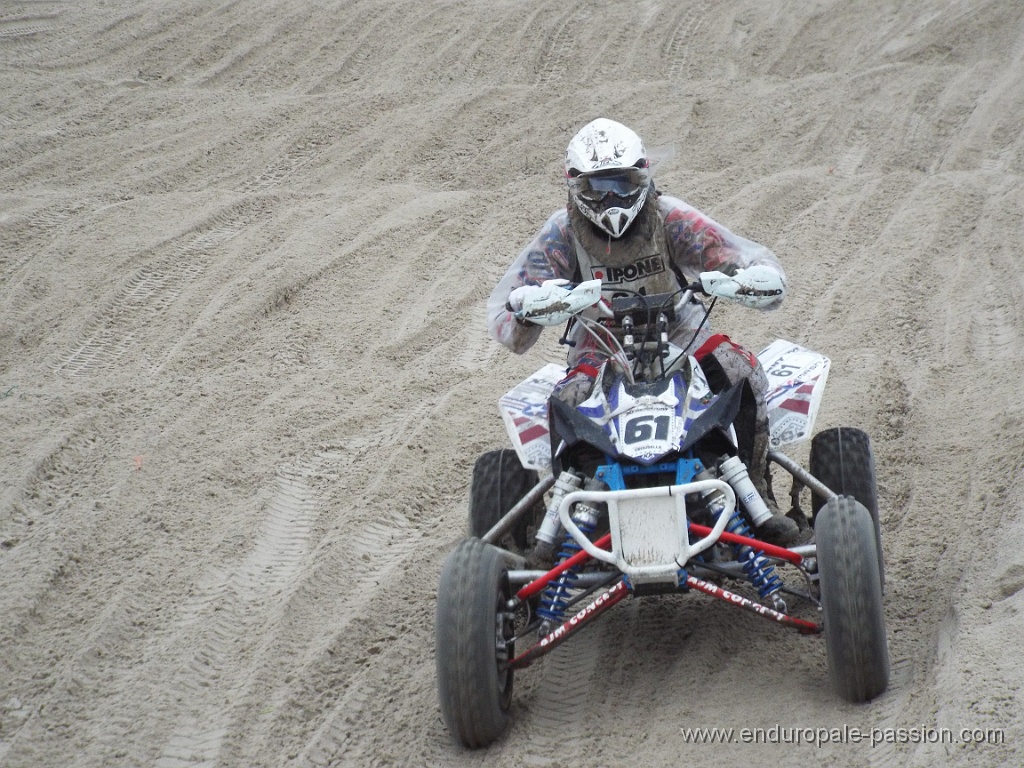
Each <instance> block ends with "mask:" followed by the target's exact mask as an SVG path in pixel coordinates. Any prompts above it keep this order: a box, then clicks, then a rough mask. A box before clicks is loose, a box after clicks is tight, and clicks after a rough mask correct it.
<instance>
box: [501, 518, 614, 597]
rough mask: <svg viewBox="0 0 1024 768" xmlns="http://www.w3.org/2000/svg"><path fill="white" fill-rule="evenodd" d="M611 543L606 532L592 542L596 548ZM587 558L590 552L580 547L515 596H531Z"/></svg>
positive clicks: (604, 546) (610, 537) (610, 536)
mask: <svg viewBox="0 0 1024 768" xmlns="http://www.w3.org/2000/svg"><path fill="white" fill-rule="evenodd" d="M611 543H612V535H611V534H610V533H606V534H605V535H604V536H602V537H601V538H600V539H598V540H597V541H595V542H594V546H595V547H597V548H598V549H608V545H609V544H611ZM589 558H590V553H589V552H587V550H585V549H581V550H580V551H579V552H577V553H576V554H575V555H573V556H572V557H570V558H568V559H567V560H565V562H562V563H559V564H558V565H556V566H555V567H554V568H552V569H551V570H550V571H548V572H547V573H545V574H544V575H543V576H541V577H540V578H539V579H537V580H535V581H531V582H530V583H529V584H527V585H526V586H524V587H522V588H521V589H520V590H519V591H518V592H516V597H517V598H518V599H520V600H525V599H527V598H528V597H533V596H534V595H536V594H537V593H538V592H540V591H541V590H542V589H544V587H546V586H547V585H548V584H550V583H551V582H552V581H553V580H554V579H557V578H558V577H559V576H561V575H562V573H564V572H565V571H567V570H569V569H570V568H573V567H574V566H577V565H579V564H580V563H582V562H583V561H584V560H588V559H589Z"/></svg>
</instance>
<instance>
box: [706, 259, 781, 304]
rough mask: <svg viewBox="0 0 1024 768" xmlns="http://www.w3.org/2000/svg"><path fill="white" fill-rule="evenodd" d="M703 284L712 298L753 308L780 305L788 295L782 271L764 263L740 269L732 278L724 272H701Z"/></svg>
mask: <svg viewBox="0 0 1024 768" xmlns="http://www.w3.org/2000/svg"><path fill="white" fill-rule="evenodd" d="M700 284H701V286H702V287H703V288H704V291H705V292H706V293H708V294H710V295H711V296H718V297H720V298H723V299H728V300H729V301H735V302H736V303H737V304H742V305H743V306H745V307H751V308H753V309H761V308H763V307H767V306H770V305H772V304H774V303H776V302H777V301H778V300H779V297H780V296H782V294H783V293H785V292H786V284H785V283H784V282H783V281H782V275H780V274H779V272H778V270H776V269H773V268H772V267H768V266H765V265H763V264H756V265H754V266H753V267H748V268H747V269H740V270H737V272H736V274H735V275H732V276H730V275H726V274H725V273H723V272H701V273H700Z"/></svg>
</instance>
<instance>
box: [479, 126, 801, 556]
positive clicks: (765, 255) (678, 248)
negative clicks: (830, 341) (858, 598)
mask: <svg viewBox="0 0 1024 768" xmlns="http://www.w3.org/2000/svg"><path fill="white" fill-rule="evenodd" d="M565 176H566V182H567V184H568V188H569V200H568V204H567V205H566V207H565V208H560V209H558V210H557V211H555V212H554V213H553V214H552V215H551V216H550V217H549V218H548V220H547V222H546V223H545V224H544V226H543V227H542V228H541V229H540V231H539V232H538V233H537V235H536V236H535V237H534V239H533V240H532V241H531V242H530V243H529V245H527V246H526V248H525V249H524V250H523V251H522V252H521V253H520V254H519V256H518V258H517V259H516V260H515V262H513V264H512V266H511V267H510V268H509V270H508V271H507V272H506V273H505V276H504V277H503V278H502V279H501V280H500V281H499V283H498V284H497V286H495V288H494V290H493V291H492V293H491V296H490V299H489V300H488V325H489V330H490V334H491V336H492V337H493V338H494V339H496V340H497V341H499V342H501V343H502V344H504V345H505V346H506V347H508V348H509V349H511V350H512V351H513V352H515V353H517V354H522V353H523V352H525V351H526V350H528V349H529V348H530V347H532V346H533V344H534V343H535V342H536V341H537V339H538V337H539V336H540V332H541V330H542V326H540V325H535V324H533V323H531V322H530V321H528V320H521V319H519V318H517V317H516V315H515V314H514V313H515V312H517V311H519V310H520V309H521V308H522V303H523V299H524V297H525V296H528V295H529V293H530V292H531V291H536V286H539V285H540V284H541V283H543V282H544V281H545V280H559V279H560V280H567V281H570V282H573V283H578V282H581V281H583V280H592V279H595V278H599V279H600V280H601V283H602V292H603V294H604V296H605V297H606V298H610V297H614V296H616V295H635V294H637V293H640V294H647V295H653V294H664V293H673V292H677V291H680V288H681V287H682V286H683V285H686V284H687V283H690V282H694V281H696V280H700V281H701V283H702V284H703V286H704V288H705V289H706V290H707V291H708V292H709V293H712V294H713V295H716V296H721V297H724V298H728V299H730V300H732V301H735V302H737V303H739V304H742V305H744V306H747V307H752V308H754V309H761V310H771V309H775V308H777V307H778V306H779V305H780V304H781V303H782V299H783V296H784V293H785V287H786V277H785V273H784V272H783V271H782V267H781V265H780V264H779V262H778V259H776V257H775V255H774V254H773V253H772V252H771V251H770V250H768V249H767V248H765V247H764V246H762V245H758V244H757V243H754V242H752V241H750V240H746V239H744V238H742V237H739V236H737V235H735V234H733V233H732V232H730V231H729V230H728V229H726V228H725V227H723V226H722V225H720V224H718V223H717V222H715V221H714V220H712V219H711V218H710V217H708V216H706V215H704V214H703V213H701V212H700V211H698V210H697V209H695V208H693V207H692V206H690V205H688V204H687V203H685V202H683V201H682V200H679V199H678V198H675V197H669V196H668V195H663V194H661V193H660V192H658V191H657V190H656V189H655V187H654V181H653V179H652V178H651V171H650V164H649V161H648V158H647V152H646V150H645V149H644V145H643V142H642V141H641V140H640V137H639V136H638V135H637V134H636V133H634V132H633V131H632V130H630V129H629V128H627V127H626V126H624V125H622V124H620V123H617V122H615V121H613V120H608V119H605V118H599V119H597V120H594V121H592V122H590V123H588V124H587V125H585V126H584V127H583V128H582V129H580V131H579V133H577V134H576V135H575V136H574V137H573V139H572V141H570V142H569V146H568V149H567V151H566V157H565ZM704 318H705V310H704V305H703V303H702V302H700V301H699V300H698V299H696V298H693V299H692V300H691V301H690V302H689V303H687V304H685V305H681V306H677V307H676V320H675V322H674V324H673V326H672V327H671V328H670V329H669V340H670V341H671V342H672V343H674V344H676V345H678V346H679V347H682V348H684V349H685V350H686V352H687V353H688V354H692V355H693V356H694V357H696V358H697V360H698V361H699V362H700V364H701V367H702V368H703V369H704V372H705V375H706V377H707V379H708V382H709V383H710V384H711V386H712V388H713V389H715V390H716V391H720V390H722V389H725V388H727V387H728V386H730V385H733V384H736V383H737V382H740V381H746V382H747V383H748V384H749V386H745V387H744V397H743V402H744V406H745V407H741V410H740V415H739V416H738V417H737V419H736V424H735V428H736V432H737V437H738V438H739V443H740V445H739V454H740V458H741V459H742V460H743V461H744V463H745V464H746V465H747V467H748V468H749V470H750V472H749V474H750V477H751V480H753V482H754V485H755V487H756V488H757V490H758V492H759V493H760V494H761V497H762V498H763V499H764V500H765V502H767V503H768V504H769V508H770V509H771V510H772V512H773V513H774V514H773V515H772V516H771V517H769V518H768V519H767V520H766V521H765V522H763V523H762V524H761V525H760V526H759V527H758V528H757V535H758V537H759V538H762V539H765V540H769V541H772V542H776V543H786V542H791V541H792V540H793V539H795V538H796V537H797V535H798V527H797V524H796V523H795V522H794V521H793V520H791V519H790V518H788V517H785V516H783V515H780V514H778V510H777V508H775V506H774V504H773V502H772V500H771V499H770V497H769V494H768V493H767V479H768V466H767V464H768V414H767V409H766V406H765V392H766V390H767V384H768V382H767V378H766V377H765V374H764V371H763V369H762V368H761V365H760V363H759V362H758V360H757V358H756V357H755V356H754V355H752V354H751V353H750V352H748V351H747V350H745V349H744V348H742V347H740V346H739V345H738V344H735V343H734V342H732V341H731V340H730V339H729V338H728V337H727V336H724V335H722V334H712V333H711V331H710V329H709V328H708V327H707V324H706V323H703V320H704ZM569 339H570V341H571V342H575V345H574V346H572V345H571V346H570V347H569V349H570V352H569V359H568V365H569V369H568V373H567V375H566V377H565V378H564V379H563V380H562V381H561V382H559V383H558V385H557V386H556V388H555V393H554V394H555V396H557V397H559V398H560V399H562V400H563V401H565V402H568V403H569V404H571V405H578V404H579V403H581V402H583V400H585V399H586V398H587V396H588V395H589V393H590V390H591V389H592V387H593V383H594V380H595V377H596V375H597V369H598V366H599V365H600V364H601V362H603V360H604V359H605V355H603V354H602V353H601V352H600V351H599V350H598V349H597V348H596V346H595V344H594V342H593V340H592V339H591V337H590V336H588V335H586V334H585V333H584V332H582V330H581V328H580V327H579V326H578V325H577V326H575V327H574V329H573V331H572V332H570V335H569Z"/></svg>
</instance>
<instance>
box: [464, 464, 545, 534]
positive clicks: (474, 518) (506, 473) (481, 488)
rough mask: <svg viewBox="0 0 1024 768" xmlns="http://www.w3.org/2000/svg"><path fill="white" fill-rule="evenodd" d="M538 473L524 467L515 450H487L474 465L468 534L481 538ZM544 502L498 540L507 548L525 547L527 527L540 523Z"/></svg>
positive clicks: (515, 502) (533, 483) (515, 501)
mask: <svg viewBox="0 0 1024 768" xmlns="http://www.w3.org/2000/svg"><path fill="white" fill-rule="evenodd" d="M537 482H538V480H537V473H536V472H534V471H533V470H532V469H526V468H525V467H524V466H523V465H522V464H521V463H520V461H519V456H518V455H517V454H516V452H515V451H513V450H510V449H503V450H499V451H488V452H487V453H484V454H482V455H481V456H480V458H478V459H477V460H476V464H475V465H474V466H473V482H472V485H471V486H470V491H469V535H470V536H475V537H476V538H483V537H484V535H485V534H486V533H487V532H488V531H489V530H491V528H493V527H494V526H495V524H496V523H497V522H498V521H499V520H501V518H502V517H504V516H505V513H506V512H508V511H509V510H510V509H512V507H514V506H515V505H516V504H517V503H518V502H519V500H520V499H522V498H523V497H524V496H525V495H526V494H527V493H528V492H529V491H530V489H532V488H533V487H534V486H535V485H536V484H537ZM543 515H544V508H543V505H541V504H539V503H538V504H537V505H535V508H534V509H532V510H530V511H529V512H527V513H525V514H524V515H523V516H522V517H520V518H519V520H517V521H516V524H515V525H514V526H513V527H512V529H511V530H510V531H509V533H508V534H506V535H505V537H504V538H503V540H502V541H501V542H500V543H501V545H502V546H505V547H506V548H507V549H518V550H519V551H520V552H524V551H525V550H526V548H527V546H528V534H529V527H530V526H531V525H534V526H536V525H539V524H540V520H541V518H542V517H543Z"/></svg>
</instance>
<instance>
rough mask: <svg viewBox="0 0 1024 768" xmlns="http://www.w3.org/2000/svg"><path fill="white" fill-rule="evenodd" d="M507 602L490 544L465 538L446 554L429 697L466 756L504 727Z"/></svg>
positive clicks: (510, 625)
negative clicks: (435, 699) (435, 696)
mask: <svg viewBox="0 0 1024 768" xmlns="http://www.w3.org/2000/svg"><path fill="white" fill-rule="evenodd" d="M511 596H512V590H511V588H510V586H509V583H508V571H507V569H506V566H505V562H504V560H503V558H502V556H501V553H500V552H499V551H498V550H497V549H495V548H494V547H492V546H491V545H489V544H485V543H484V542H482V541H480V540H479V539H466V540H465V541H463V542H461V543H460V544H459V545H458V546H457V547H456V548H455V550H454V551H452V553H451V554H450V555H448V559H447V560H446V561H445V564H444V569H443V570H442V572H441V581H440V584H439V586H438V590H437V609H436V615H435V625H434V640H435V645H436V648H435V650H436V654H435V658H436V662H437V692H438V698H439V700H440V704H441V714H442V715H443V716H444V721H445V723H446V724H447V726H448V730H449V732H450V733H451V734H452V735H453V736H454V737H456V738H457V739H458V740H459V741H461V742H462V743H463V744H464V745H466V746H467V747H469V748H471V749H476V748H478V747H486V746H487V745H488V744H490V743H491V742H492V741H494V740H495V739H497V738H498V737H499V736H500V735H501V734H502V733H503V732H504V730H505V728H506V727H507V726H508V719H509V708H510V706H511V703H512V680H513V672H512V670H511V669H509V668H508V661H509V660H510V659H511V658H512V657H513V655H514V652H515V648H514V643H513V637H514V635H515V627H514V617H513V615H512V613H511V612H510V611H509V610H508V608H507V603H508V601H509V599H510V598H511Z"/></svg>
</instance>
